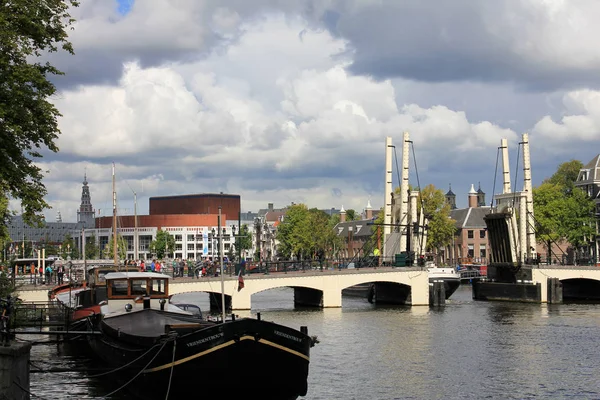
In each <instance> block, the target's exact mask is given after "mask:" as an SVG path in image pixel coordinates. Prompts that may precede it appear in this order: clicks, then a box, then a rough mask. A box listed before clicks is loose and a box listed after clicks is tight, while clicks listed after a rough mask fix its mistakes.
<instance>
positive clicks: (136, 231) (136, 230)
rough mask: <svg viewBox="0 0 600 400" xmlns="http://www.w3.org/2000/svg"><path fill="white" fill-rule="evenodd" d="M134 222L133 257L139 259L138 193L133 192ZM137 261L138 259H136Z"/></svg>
mask: <svg viewBox="0 0 600 400" xmlns="http://www.w3.org/2000/svg"><path fill="white" fill-rule="evenodd" d="M133 215H134V217H133V219H134V221H133V223H134V226H135V228H134V234H133V259H134V260H137V259H138V221H137V193H136V192H133ZM136 262H137V261H136Z"/></svg>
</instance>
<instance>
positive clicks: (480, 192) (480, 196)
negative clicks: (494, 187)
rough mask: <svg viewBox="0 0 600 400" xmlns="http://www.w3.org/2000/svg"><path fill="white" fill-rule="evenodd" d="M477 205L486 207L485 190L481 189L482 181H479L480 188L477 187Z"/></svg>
mask: <svg viewBox="0 0 600 400" xmlns="http://www.w3.org/2000/svg"><path fill="white" fill-rule="evenodd" d="M477 207H485V192H484V191H483V190H481V182H479V189H477Z"/></svg>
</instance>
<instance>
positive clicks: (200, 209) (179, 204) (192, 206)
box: [150, 193, 240, 220]
mask: <svg viewBox="0 0 600 400" xmlns="http://www.w3.org/2000/svg"><path fill="white" fill-rule="evenodd" d="M219 206H221V213H222V214H227V216H228V218H229V219H231V220H234V219H237V218H238V213H239V212H240V195H239V194H224V193H218V194H211V193H203V194H186V195H181V196H160V197H150V215H174V214H188V215H189V214H218V213H219Z"/></svg>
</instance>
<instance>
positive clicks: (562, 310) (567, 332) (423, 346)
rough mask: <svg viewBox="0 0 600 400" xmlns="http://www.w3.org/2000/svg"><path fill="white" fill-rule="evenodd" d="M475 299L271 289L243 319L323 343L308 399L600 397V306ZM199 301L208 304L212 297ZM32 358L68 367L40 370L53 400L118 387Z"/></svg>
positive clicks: (314, 359)
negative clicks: (378, 297)
mask: <svg viewBox="0 0 600 400" xmlns="http://www.w3.org/2000/svg"><path fill="white" fill-rule="evenodd" d="M471 296H472V294H471V288H470V287H469V286H463V287H460V288H459V289H458V290H457V292H455V293H454V294H453V296H452V298H451V299H450V301H448V303H447V305H446V306H445V307H442V308H439V309H429V308H428V307H401V306H377V305H374V304H369V303H368V302H367V301H366V299H358V298H346V297H344V298H343V302H342V305H343V308H331V309H330V308H328V309H323V310H320V309H305V310H294V309H293V290H287V291H286V290H270V291H266V292H261V293H258V294H256V295H254V296H253V297H252V310H251V311H240V312H236V313H237V314H239V315H240V316H249V315H251V316H255V315H256V313H257V312H260V313H261V316H262V318H264V319H266V320H270V321H275V322H278V323H282V324H284V325H288V326H292V327H295V328H298V327H300V326H303V325H304V326H307V327H308V330H309V334H311V335H317V336H318V337H319V340H320V343H319V344H317V345H316V346H315V347H314V348H313V349H312V351H311V367H310V375H309V391H308V395H307V396H306V399H309V400H335V399H343V400H353V399H356V400H363V399H375V400H380V399H381V400H383V399H386V400H387V399H446V398H450V399H480V398H488V399H510V398H512V399H525V398H534V397H535V398H543V399H545V398H567V397H570V398H589V399H596V398H600V382H599V381H598V379H597V374H598V372H599V371H600V357H598V356H597V352H596V350H595V349H596V347H597V343H596V342H597V338H598V337H599V336H600V306H598V305H590V304H565V305H547V306H546V305H536V304H517V303H488V302H475V301H473V300H472V299H471ZM199 301H200V302H202V301H204V302H205V306H208V298H206V300H202V298H200V299H199ZM32 361H33V362H34V364H36V365H37V364H40V365H41V366H42V368H46V370H49V369H50V368H59V367H62V368H63V369H65V370H68V371H66V372H62V373H37V374H32V376H31V389H32V391H33V392H34V394H36V395H39V396H42V397H44V398H46V399H59V400H60V399H69V400H70V399H92V398H99V397H100V396H102V395H105V394H107V393H109V392H111V391H112V390H114V389H115V387H114V386H112V385H111V384H110V379H107V378H90V375H93V374H94V373H92V372H84V369H85V368H97V367H98V366H97V365H95V363H94V362H92V361H89V360H88V359H87V358H86V357H85V356H84V355H83V354H82V353H81V352H74V353H70V352H67V351H66V350H64V349H62V348H61V347H59V346H56V345H43V346H35V347H34V349H33V351H32ZM271 372H272V375H273V376H276V374H277V373H279V372H280V371H278V370H273V371H271ZM95 373H98V371H96V372H95ZM203 382H206V384H207V385H210V382H209V381H207V380H205V381H203ZM32 398H35V396H34V397H32ZM110 398H111V399H114V400H117V399H118V400H123V399H129V398H130V395H129V394H127V393H117V394H116V395H114V396H112V397H110Z"/></svg>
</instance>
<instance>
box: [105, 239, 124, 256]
mask: <svg viewBox="0 0 600 400" xmlns="http://www.w3.org/2000/svg"><path fill="white" fill-rule="evenodd" d="M104 258H106V259H113V258H114V242H113V238H112V237H111V238H110V240H109V241H108V244H107V245H106V246H105V247H104ZM125 258H127V240H125V238H124V237H123V236H121V235H119V234H117V259H118V260H124V259H125Z"/></svg>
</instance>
